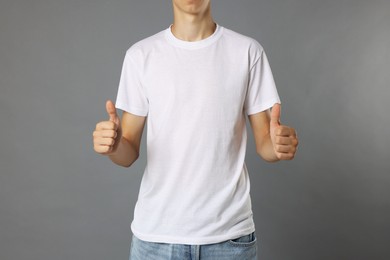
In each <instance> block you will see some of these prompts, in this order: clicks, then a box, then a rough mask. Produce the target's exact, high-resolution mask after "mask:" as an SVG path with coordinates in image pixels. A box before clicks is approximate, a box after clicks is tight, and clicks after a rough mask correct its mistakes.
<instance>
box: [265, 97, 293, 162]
mask: <svg viewBox="0 0 390 260" xmlns="http://www.w3.org/2000/svg"><path fill="white" fill-rule="evenodd" d="M280 109H281V106H280V104H275V105H274V106H273V107H272V111H271V121H270V135H271V141H272V144H273V147H274V152H275V155H276V157H278V159H279V160H292V159H293V158H294V156H295V153H296V151H297V146H298V138H297V134H296V132H295V129H294V128H291V127H288V126H285V125H281V124H280Z"/></svg>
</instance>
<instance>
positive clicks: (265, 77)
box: [244, 50, 280, 115]
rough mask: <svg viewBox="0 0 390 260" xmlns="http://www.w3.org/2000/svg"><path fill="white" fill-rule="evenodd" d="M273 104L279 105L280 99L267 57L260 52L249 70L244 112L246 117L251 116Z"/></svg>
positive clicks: (262, 51)
mask: <svg viewBox="0 0 390 260" xmlns="http://www.w3.org/2000/svg"><path fill="white" fill-rule="evenodd" d="M275 103H279V104H280V98H279V95H278V91H277V89H276V86H275V81H274V78H273V75H272V71H271V67H270V65H269V62H268V59H267V55H266V54H265V52H264V50H261V54H260V57H259V58H258V59H257V61H256V62H255V64H254V65H253V66H252V68H251V69H250V73H249V81H248V89H247V94H246V97H245V102H244V110H245V111H246V114H247V115H251V114H255V113H258V112H262V111H264V110H266V109H268V108H270V107H272V106H273V105H274V104H275Z"/></svg>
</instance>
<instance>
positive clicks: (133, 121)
mask: <svg viewBox="0 0 390 260" xmlns="http://www.w3.org/2000/svg"><path fill="white" fill-rule="evenodd" d="M145 121H146V117H144V116H137V115H134V114H131V113H128V112H126V111H123V115H122V123H121V128H122V136H121V138H120V140H119V143H118V147H117V148H116V150H115V151H114V152H113V153H111V154H109V155H108V157H109V158H110V160H111V161H112V162H114V163H115V164H118V165H120V166H123V167H130V166H131V165H132V164H133V163H134V162H135V161H136V160H137V159H138V157H139V151H140V146H141V138H142V132H143V129H144V126H145Z"/></svg>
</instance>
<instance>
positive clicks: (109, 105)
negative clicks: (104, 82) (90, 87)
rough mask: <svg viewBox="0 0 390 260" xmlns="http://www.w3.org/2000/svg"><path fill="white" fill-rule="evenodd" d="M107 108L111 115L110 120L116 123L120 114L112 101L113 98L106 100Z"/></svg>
mask: <svg viewBox="0 0 390 260" xmlns="http://www.w3.org/2000/svg"><path fill="white" fill-rule="evenodd" d="M106 110H107V114H108V115H109V116H110V121H112V122H114V123H116V122H117V117H118V116H117V114H116V108H115V106H114V103H112V101H111V100H107V102H106Z"/></svg>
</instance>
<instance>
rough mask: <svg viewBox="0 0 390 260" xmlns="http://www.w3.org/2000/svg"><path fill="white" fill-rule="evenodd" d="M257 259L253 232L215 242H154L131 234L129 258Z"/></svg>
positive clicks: (151, 259) (168, 259)
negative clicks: (188, 243)
mask: <svg viewBox="0 0 390 260" xmlns="http://www.w3.org/2000/svg"><path fill="white" fill-rule="evenodd" d="M187 259H188V260H257V238H256V235H255V232H253V233H251V234H249V235H245V236H242V237H239V238H236V239H231V240H227V241H223V242H220V243H215V244H207V245H184V244H168V243H155V242H147V241H143V240H140V239H139V238H137V237H136V236H134V235H133V238H132V241H131V246H130V257H129V260H187Z"/></svg>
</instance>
